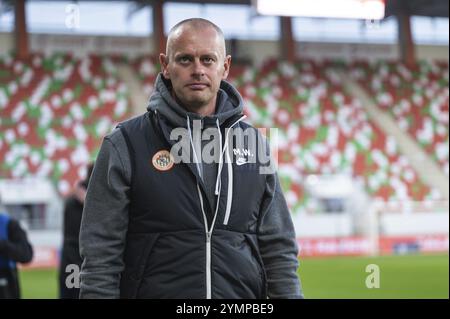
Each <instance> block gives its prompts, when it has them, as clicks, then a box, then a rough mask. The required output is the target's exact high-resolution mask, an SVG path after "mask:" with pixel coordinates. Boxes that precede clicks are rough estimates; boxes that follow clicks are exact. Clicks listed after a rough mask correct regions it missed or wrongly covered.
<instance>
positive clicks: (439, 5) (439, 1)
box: [28, 0, 449, 18]
mask: <svg viewBox="0 0 450 319" xmlns="http://www.w3.org/2000/svg"><path fill="white" fill-rule="evenodd" d="M28 1H42V0H28ZM46 1H49V0H46ZM50 1H55V2H56V1H61V0H50ZM78 1H89V0H78ZM97 1H99V0H97ZM100 1H105V2H106V0H100ZM116 1H119V0H116ZM122 1H123V0H122ZM154 1H164V2H172V3H175V2H179V3H201V4H235V5H236V4H242V5H251V3H252V0H170V1H166V0H135V1H133V0H129V2H138V3H139V2H140V3H142V4H145V3H148V4H151V3H152V2H154ZM448 3H449V1H448V0H386V17H389V16H392V15H397V14H398V13H399V12H402V11H403V10H404V11H406V13H408V14H410V15H414V16H426V17H446V18H448V17H449V13H448V11H449V6H448Z"/></svg>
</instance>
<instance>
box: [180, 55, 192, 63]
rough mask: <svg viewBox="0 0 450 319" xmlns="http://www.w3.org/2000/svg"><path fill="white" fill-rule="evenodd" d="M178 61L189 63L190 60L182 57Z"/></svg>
mask: <svg viewBox="0 0 450 319" xmlns="http://www.w3.org/2000/svg"><path fill="white" fill-rule="evenodd" d="M178 61H179V62H180V63H189V61H190V59H189V57H186V56H183V57H181V58H179V59H178Z"/></svg>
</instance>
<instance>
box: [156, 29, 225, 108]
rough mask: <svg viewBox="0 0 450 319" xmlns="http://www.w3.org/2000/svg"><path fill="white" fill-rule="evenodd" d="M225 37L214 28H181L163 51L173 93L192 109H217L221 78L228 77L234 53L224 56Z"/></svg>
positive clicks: (163, 59) (163, 58)
mask: <svg viewBox="0 0 450 319" xmlns="http://www.w3.org/2000/svg"><path fill="white" fill-rule="evenodd" d="M222 41H223V40H221V38H220V36H219V35H218V34H217V33H216V31H215V30H214V29H213V28H210V27H205V28H204V29H200V30H198V29H193V28H189V27H187V28H183V27H182V28H180V30H178V31H177V32H176V33H175V34H174V36H173V38H172V39H170V40H169V49H168V52H167V56H166V55H164V54H161V55H160V62H161V65H162V67H163V75H164V77H165V78H166V79H170V80H171V82H172V87H173V94H174V95H175V96H176V98H177V99H178V100H179V101H180V102H181V103H182V104H183V106H184V107H186V108H187V109H188V110H189V111H191V112H196V113H202V111H204V110H209V111H212V112H214V108H215V103H216V97H217V92H218V90H219V88H220V81H221V80H222V79H226V78H227V76H228V70H229V67H230V62H231V57H230V56H228V57H226V58H225V57H224V54H225V48H224V45H223V42H222Z"/></svg>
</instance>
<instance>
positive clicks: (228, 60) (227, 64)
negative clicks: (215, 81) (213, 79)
mask: <svg viewBox="0 0 450 319" xmlns="http://www.w3.org/2000/svg"><path fill="white" fill-rule="evenodd" d="M230 66H231V55H227V57H226V58H225V61H224V62H223V69H224V70H223V75H222V80H226V79H227V77H228V74H229V73H230Z"/></svg>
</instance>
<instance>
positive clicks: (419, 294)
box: [20, 254, 449, 299]
mask: <svg viewBox="0 0 450 319" xmlns="http://www.w3.org/2000/svg"><path fill="white" fill-rule="evenodd" d="M369 264H376V265H377V266H378V267H379V270H380V277H379V278H380V287H379V288H371V289H369V288H367V287H366V278H367V276H369V275H370V273H367V272H366V266H367V265H369ZM448 274H449V265H448V254H446V255H406V256H382V257H374V258H369V257H336V258H303V259H301V260H300V268H299V275H300V277H301V280H302V285H303V291H304V294H305V297H306V298H344V299H348V298H350V299H353V298H368V299H372V298H419V299H421V298H448V297H449V293H448V290H449V278H448ZM20 279H21V285H22V297H23V298H45V299H46V298H57V295H58V293H57V272H56V270H55V269H40V270H22V271H21V273H20Z"/></svg>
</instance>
